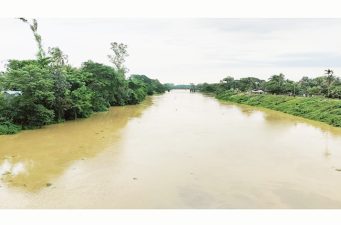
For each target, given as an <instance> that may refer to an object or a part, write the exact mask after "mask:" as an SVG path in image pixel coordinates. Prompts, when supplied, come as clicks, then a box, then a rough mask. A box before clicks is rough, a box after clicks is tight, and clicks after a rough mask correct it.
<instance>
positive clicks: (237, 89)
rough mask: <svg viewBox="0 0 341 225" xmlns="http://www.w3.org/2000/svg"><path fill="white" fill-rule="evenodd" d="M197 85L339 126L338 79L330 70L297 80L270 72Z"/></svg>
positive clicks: (340, 87)
mask: <svg viewBox="0 0 341 225" xmlns="http://www.w3.org/2000/svg"><path fill="white" fill-rule="evenodd" d="M196 88H197V89H199V90H200V91H202V92H206V93H214V94H215V96H216V98H218V99H221V100H224V101H230V102H236V103H240V104H246V105H251V106H259V107H264V108H268V109H273V110H277V111H281V112H284V113H288V114H292V115H295V116H301V117H304V118H307V119H312V120H317V121H321V122H324V123H327V124H330V125H332V126H336V127H341V101H340V99H341V80H340V78H339V77H336V76H334V75H333V71H332V70H326V76H320V77H317V78H314V79H311V78H308V77H303V78H302V79H301V80H300V81H298V82H294V81H290V80H288V79H285V76H284V75H283V74H279V75H273V76H272V77H271V78H270V79H269V80H268V81H264V80H260V79H258V78H254V77H247V78H241V79H240V80H235V79H234V78H233V77H226V78H224V79H223V80H222V81H221V82H220V83H215V84H207V83H204V84H199V85H197V87H196Z"/></svg>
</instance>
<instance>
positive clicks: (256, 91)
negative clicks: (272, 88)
mask: <svg viewBox="0 0 341 225" xmlns="http://www.w3.org/2000/svg"><path fill="white" fill-rule="evenodd" d="M251 93H252V94H264V93H265V92H264V91H263V90H252V91H251Z"/></svg>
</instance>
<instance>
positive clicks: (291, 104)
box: [216, 92, 341, 127]
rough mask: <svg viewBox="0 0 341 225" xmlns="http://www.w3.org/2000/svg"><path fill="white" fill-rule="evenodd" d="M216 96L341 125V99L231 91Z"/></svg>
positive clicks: (337, 125) (333, 124)
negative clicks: (232, 92) (235, 92)
mask: <svg viewBox="0 0 341 225" xmlns="http://www.w3.org/2000/svg"><path fill="white" fill-rule="evenodd" d="M216 98H218V99H220V100H224V101H229V102H235V103H240V104H245V105H250V106H259V107H264V108H268V109H272V110H276V111H280V112H284V113H288V114H291V115H294V116H300V117H304V118H307V119H311V120H316V121H321V122H324V123H327V124H330V125H332V126H335V127H341V100H336V99H326V98H322V97H292V96H284V95H268V94H264V95H257V94H246V93H239V94H231V93H230V92H224V93H220V94H218V95H216Z"/></svg>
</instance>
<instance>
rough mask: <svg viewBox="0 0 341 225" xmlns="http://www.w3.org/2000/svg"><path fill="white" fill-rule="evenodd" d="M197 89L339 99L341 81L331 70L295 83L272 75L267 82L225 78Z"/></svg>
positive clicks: (281, 76) (250, 78)
mask: <svg viewBox="0 0 341 225" xmlns="http://www.w3.org/2000/svg"><path fill="white" fill-rule="evenodd" d="M196 88H197V89H199V90H200V91H202V92H215V93H219V92H222V91H230V90H233V91H235V92H251V91H252V90H262V91H265V92H267V93H269V94H276V95H290V96H305V97H308V96H323V97H326V98H338V99H341V79H340V78H339V77H336V76H334V74H333V71H332V70H326V75H325V76H319V77H316V78H309V77H303V78H302V79H301V80H299V81H297V82H295V81H292V80H289V79H286V78H285V76H284V75H283V74H279V75H273V76H271V77H270V78H269V80H268V81H265V80H261V79H258V78H255V77H246V78H241V79H239V80H235V79H234V78H233V77H230V76H228V77H226V78H224V79H222V80H221V81H220V82H219V83H214V84H207V83H203V84H198V85H197V87H196Z"/></svg>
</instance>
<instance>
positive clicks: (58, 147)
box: [0, 91, 341, 208]
mask: <svg viewBox="0 0 341 225" xmlns="http://www.w3.org/2000/svg"><path fill="white" fill-rule="evenodd" d="M340 146H341V129H340V128H333V127H331V126H328V125H325V124H322V123H319V122H314V121H309V120H306V119H302V118H298V117H294V116H290V115H287V114H284V113H279V112H274V111H271V110H266V109H259V108H255V107H249V106H242V105H237V104H228V103H223V102H219V101H217V100H216V99H214V98H212V97H207V96H204V95H202V94H199V93H189V92H188V91H172V92H170V93H166V94H164V95H160V96H153V97H152V98H151V99H149V100H148V101H146V102H144V103H143V104H142V105H137V106H127V107H114V108H112V109H111V110H110V111H109V112H106V113H99V114H96V115H94V116H93V117H91V118H89V119H85V120H79V121H73V122H67V123H63V124H57V125H52V126H48V127H46V128H44V129H40V130H33V131H25V132H22V133H19V134H18V135H13V136H0V172H1V174H0V176H1V180H0V199H1V201H0V207H1V208H341V192H340V191H339V190H340V189H341V179H340V178H341V172H340V171H341V148H340Z"/></svg>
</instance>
